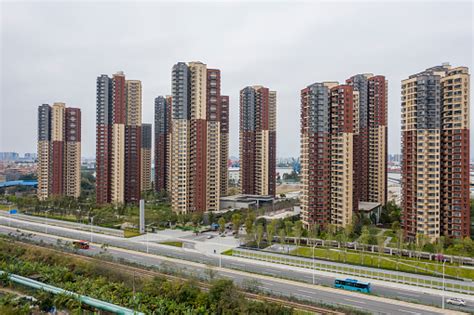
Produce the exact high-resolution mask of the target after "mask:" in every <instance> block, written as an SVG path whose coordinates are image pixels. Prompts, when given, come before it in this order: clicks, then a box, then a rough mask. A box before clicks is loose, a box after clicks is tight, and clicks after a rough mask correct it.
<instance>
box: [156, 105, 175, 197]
mask: <svg viewBox="0 0 474 315" xmlns="http://www.w3.org/2000/svg"><path fill="white" fill-rule="evenodd" d="M171 103H172V99H171V96H168V97H164V96H158V97H157V98H155V183H154V184H155V191H156V192H161V191H168V190H169V168H170V161H169V159H170V156H169V137H170V125H171Z"/></svg>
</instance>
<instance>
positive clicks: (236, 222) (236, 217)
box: [232, 213, 242, 236]
mask: <svg viewBox="0 0 474 315" xmlns="http://www.w3.org/2000/svg"><path fill="white" fill-rule="evenodd" d="M241 224H242V217H241V215H240V214H238V213H234V214H233V215H232V225H233V228H234V232H235V235H236V236H237V235H239V230H240V225H241Z"/></svg>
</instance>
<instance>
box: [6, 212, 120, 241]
mask: <svg viewBox="0 0 474 315" xmlns="http://www.w3.org/2000/svg"><path fill="white" fill-rule="evenodd" d="M0 217H5V218H17V219H21V220H23V221H31V222H37V223H46V222H48V224H49V225H55V226H61V227H66V228H71V229H77V230H83V231H87V232H89V231H90V230H91V226H90V224H83V223H78V222H69V221H64V220H56V219H51V218H47V217H44V218H43V217H37V216H32V215H26V214H21V213H17V214H14V215H11V214H9V213H8V212H6V211H0ZM92 230H93V231H94V232H95V233H103V234H108V235H113V236H118V237H123V231H122V230H118V229H112V228H106V227H102V226H97V225H93V226H92Z"/></svg>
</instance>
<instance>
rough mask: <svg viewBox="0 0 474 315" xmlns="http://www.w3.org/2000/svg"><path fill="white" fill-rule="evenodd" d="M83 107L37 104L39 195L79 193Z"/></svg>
mask: <svg viewBox="0 0 474 315" xmlns="http://www.w3.org/2000/svg"><path fill="white" fill-rule="evenodd" d="M80 163H81V111H80V110H79V109H77V108H67V107H66V106H65V104H64V103H54V104H53V106H49V105H48V104H43V105H41V106H40V107H39V108H38V198H39V199H40V200H45V199H47V198H48V197H50V196H52V195H54V196H68V197H74V198H78V197H79V195H80V182H81V177H80Z"/></svg>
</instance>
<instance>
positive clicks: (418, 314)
mask: <svg viewBox="0 0 474 315" xmlns="http://www.w3.org/2000/svg"><path fill="white" fill-rule="evenodd" d="M398 310H399V311H400V312H403V313H408V314H414V315H421V313H417V312H412V311H408V310H404V309H401V308H400V309H398Z"/></svg>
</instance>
